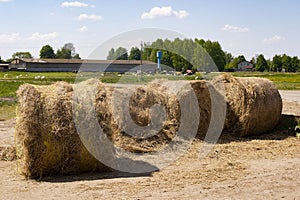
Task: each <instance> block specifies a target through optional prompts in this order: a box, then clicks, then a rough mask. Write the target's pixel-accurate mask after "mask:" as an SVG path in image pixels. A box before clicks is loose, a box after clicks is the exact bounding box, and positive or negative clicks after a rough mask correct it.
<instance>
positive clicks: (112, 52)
mask: <svg viewBox="0 0 300 200" xmlns="http://www.w3.org/2000/svg"><path fill="white" fill-rule="evenodd" d="M106 59H107V60H115V59H116V58H115V49H114V48H111V49H110V50H109V52H108V56H107V57H106Z"/></svg>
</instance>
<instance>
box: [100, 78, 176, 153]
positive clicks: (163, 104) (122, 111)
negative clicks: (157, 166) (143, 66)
mask: <svg viewBox="0 0 300 200" xmlns="http://www.w3.org/2000/svg"><path fill="white" fill-rule="evenodd" d="M95 96H96V99H95V109H96V115H97V119H98V123H99V124H100V126H101V128H102V130H103V131H104V132H105V134H106V135H107V136H108V137H109V138H110V140H111V141H112V143H113V144H114V145H115V146H116V147H119V148H122V149H124V150H126V151H129V152H133V153H147V152H154V151H157V150H159V149H161V148H163V147H164V146H165V145H166V144H168V143H169V142H170V141H172V139H173V138H174V137H175V135H176V132H177V131H178V126H179V124H180V106H179V102H178V100H177V98H176V96H175V95H174V94H172V93H171V92H169V91H168V90H167V88H166V87H164V86H163V85H161V84H158V83H151V84H149V85H145V86H137V87H132V86H131V87H129V88H124V87H122V88H110V87H108V86H106V89H105V90H104V89H103V84H99V86H98V88H97V89H96V95H95Z"/></svg>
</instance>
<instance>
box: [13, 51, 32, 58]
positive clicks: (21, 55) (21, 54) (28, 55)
mask: <svg viewBox="0 0 300 200" xmlns="http://www.w3.org/2000/svg"><path fill="white" fill-rule="evenodd" d="M12 58H13V59H15V58H33V57H32V55H31V53H30V52H28V51H27V52H16V53H14V54H13V55H12Z"/></svg>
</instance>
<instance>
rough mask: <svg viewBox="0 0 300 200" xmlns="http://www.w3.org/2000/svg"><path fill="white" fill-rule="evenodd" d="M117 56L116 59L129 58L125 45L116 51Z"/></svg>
mask: <svg viewBox="0 0 300 200" xmlns="http://www.w3.org/2000/svg"><path fill="white" fill-rule="evenodd" d="M115 58H116V60H128V53H127V49H125V48H124V47H119V48H117V50H116V52H115Z"/></svg>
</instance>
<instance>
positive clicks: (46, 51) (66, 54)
mask: <svg viewBox="0 0 300 200" xmlns="http://www.w3.org/2000/svg"><path fill="white" fill-rule="evenodd" d="M16 58H33V56H32V54H31V53H30V52H28V51H26V52H16V53H14V54H12V57H11V58H10V59H8V60H6V62H11V61H12V60H14V59H16ZM40 58H44V59H47V58H56V59H81V58H80V56H79V54H78V53H76V50H75V46H74V44H73V43H66V44H65V45H64V46H62V47H61V48H60V49H57V51H56V53H55V52H54V49H53V47H51V46H50V45H48V44H47V45H44V46H43V47H42V48H41V50H40Z"/></svg>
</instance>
